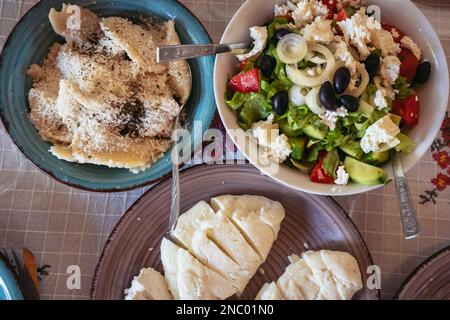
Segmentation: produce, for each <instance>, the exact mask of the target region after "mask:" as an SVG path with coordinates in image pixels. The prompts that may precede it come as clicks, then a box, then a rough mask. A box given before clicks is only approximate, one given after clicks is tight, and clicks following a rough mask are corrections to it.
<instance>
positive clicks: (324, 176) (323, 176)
mask: <svg viewBox="0 0 450 320" xmlns="http://www.w3.org/2000/svg"><path fill="white" fill-rule="evenodd" d="M326 154H327V153H326V152H321V153H320V155H319V161H318V162H317V164H316V166H315V167H314V168H313V170H312V171H311V174H310V176H309V177H310V179H311V181H312V182H315V183H323V184H334V178H333V177H332V176H330V175H329V174H328V173H327V172H326V171H325V169H324V168H323V162H324V160H325V156H326Z"/></svg>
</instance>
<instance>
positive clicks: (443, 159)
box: [433, 151, 450, 169]
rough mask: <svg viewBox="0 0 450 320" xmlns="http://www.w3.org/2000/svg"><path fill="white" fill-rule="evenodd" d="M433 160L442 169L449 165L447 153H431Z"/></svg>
mask: <svg viewBox="0 0 450 320" xmlns="http://www.w3.org/2000/svg"><path fill="white" fill-rule="evenodd" d="M433 159H434V160H435V161H436V162H437V164H438V165H439V167H441V168H442V169H446V168H447V167H448V166H449V165H450V155H449V154H448V152H447V151H441V152H436V153H433Z"/></svg>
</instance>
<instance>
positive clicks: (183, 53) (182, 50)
mask: <svg viewBox="0 0 450 320" xmlns="http://www.w3.org/2000/svg"><path fill="white" fill-rule="evenodd" d="M250 46H251V44H249V43H231V44H187V45H176V46H161V47H158V48H157V51H156V56H157V61H158V63H161V62H168V61H173V60H184V59H192V58H197V57H203V56H210V55H214V54H217V53H224V52H229V51H233V50H240V49H248V48H249V47H250Z"/></svg>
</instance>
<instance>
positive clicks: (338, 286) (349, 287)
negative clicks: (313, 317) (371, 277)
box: [257, 250, 363, 300]
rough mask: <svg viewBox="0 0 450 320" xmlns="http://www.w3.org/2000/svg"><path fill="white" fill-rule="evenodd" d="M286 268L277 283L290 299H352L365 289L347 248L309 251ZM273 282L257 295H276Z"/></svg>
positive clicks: (354, 260)
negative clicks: (340, 250) (344, 250)
mask: <svg viewBox="0 0 450 320" xmlns="http://www.w3.org/2000/svg"><path fill="white" fill-rule="evenodd" d="M293 260H294V261H293V262H292V263H291V264H290V265H289V266H288V267H287V268H286V271H285V272H284V273H283V275H282V276H281V277H280V278H279V279H278V280H277V281H276V283H275V285H276V287H277V288H278V290H279V291H280V292H281V293H282V296H283V297H285V298H286V299H288V300H350V299H351V298H352V297H353V295H354V294H355V293H356V292H358V291H359V290H360V289H362V287H363V285H362V281H361V273H360V271H359V267H358V263H357V261H356V259H355V258H354V257H353V256H351V255H350V254H349V253H346V252H338V251H328V250H321V251H309V252H306V253H304V254H303V256H302V259H293ZM273 286H274V284H273V283H272V284H266V285H264V286H263V287H262V288H261V290H260V293H259V294H258V296H257V298H259V299H260V300H264V299H267V300H271V299H278V298H275V297H276V296H275V294H272V293H271V292H276V289H275V288H273Z"/></svg>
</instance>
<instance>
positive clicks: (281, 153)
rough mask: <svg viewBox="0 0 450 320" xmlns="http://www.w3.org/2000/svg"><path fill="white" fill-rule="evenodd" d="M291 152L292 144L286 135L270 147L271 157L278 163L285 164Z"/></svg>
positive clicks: (277, 139) (278, 138) (281, 136)
mask: <svg viewBox="0 0 450 320" xmlns="http://www.w3.org/2000/svg"><path fill="white" fill-rule="evenodd" d="M291 152H292V148H291V144H290V143H289V139H288V137H287V136H286V135H285V134H282V135H280V136H278V137H277V138H276V139H275V141H274V142H273V143H272V145H271V146H270V155H271V156H272V158H273V160H275V161H276V162H278V163H282V162H284V161H285V160H286V159H287V157H289V155H290V154H291Z"/></svg>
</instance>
